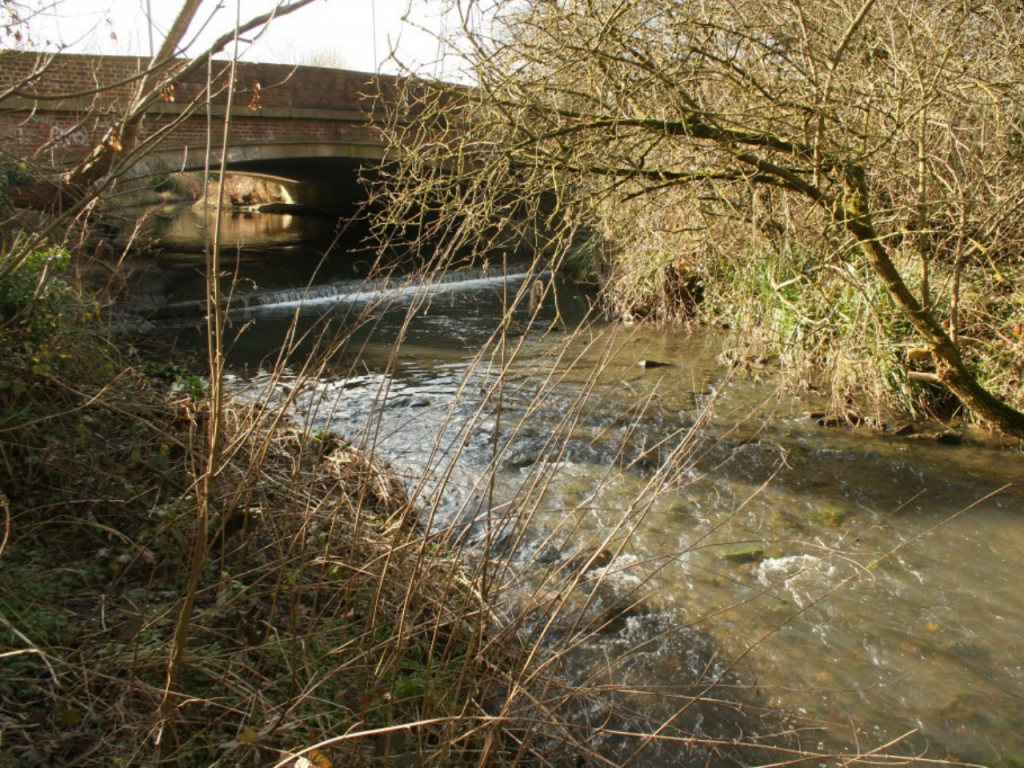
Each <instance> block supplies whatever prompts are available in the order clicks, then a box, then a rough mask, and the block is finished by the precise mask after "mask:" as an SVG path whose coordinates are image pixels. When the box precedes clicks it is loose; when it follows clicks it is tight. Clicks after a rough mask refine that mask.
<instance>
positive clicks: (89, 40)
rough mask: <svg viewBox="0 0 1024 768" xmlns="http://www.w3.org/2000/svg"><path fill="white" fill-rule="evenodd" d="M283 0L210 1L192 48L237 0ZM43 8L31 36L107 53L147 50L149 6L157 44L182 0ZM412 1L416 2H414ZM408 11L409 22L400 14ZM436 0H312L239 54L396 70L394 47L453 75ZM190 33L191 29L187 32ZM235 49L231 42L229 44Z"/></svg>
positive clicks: (97, 1)
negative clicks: (442, 43)
mask: <svg viewBox="0 0 1024 768" xmlns="http://www.w3.org/2000/svg"><path fill="white" fill-rule="evenodd" d="M279 1H280V0H219V2H218V0H208V2H207V4H206V6H204V8H203V9H201V10H200V12H199V14H200V18H203V19H205V18H208V16H209V13H210V11H211V10H213V9H215V8H216V7H217V6H218V5H219V6H221V9H220V10H217V11H216V12H215V14H214V16H213V18H212V20H211V21H210V23H209V25H208V27H207V30H206V31H205V32H204V33H203V34H202V35H201V36H200V38H199V41H198V44H197V45H194V46H192V47H191V48H190V49H189V51H190V52H191V53H193V54H195V53H198V52H199V51H201V50H202V47H201V43H202V42H203V41H204V40H205V41H206V42H209V41H211V40H213V39H214V38H216V37H217V36H219V35H220V34H223V33H224V32H225V31H226V30H228V29H230V28H231V27H233V26H234V19H235V14H236V3H241V14H242V20H243V21H245V20H247V19H249V18H251V17H253V16H256V15H259V14H260V13H264V12H266V11H268V10H270V9H271V8H273V7H274V5H275V4H276V3H277V2H279ZM27 2H31V3H34V4H36V5H38V4H40V3H41V2H42V4H43V5H45V6H46V7H45V8H44V9H43V10H41V11H40V12H39V13H38V14H37V15H36V16H34V17H33V18H32V19H31V22H30V25H31V36H32V38H33V40H34V41H35V44H36V45H37V46H40V45H44V44H46V43H50V44H51V46H52V45H63V46H67V47H66V49H65V50H66V51H67V52H69V53H103V54H109V55H142V56H146V55H149V54H150V42H149V41H150V25H149V22H148V14H147V10H151V11H152V21H153V37H154V44H155V45H156V47H157V48H159V46H160V41H161V40H162V39H163V34H162V33H163V32H165V31H166V30H167V28H168V27H169V26H170V25H171V23H172V21H173V20H174V17H175V15H176V13H177V11H178V9H179V8H180V3H179V2H178V0H27ZM410 3H411V6H410ZM405 17H407V18H408V19H409V21H411V22H412V23H409V22H406V21H403V18H405ZM444 21H445V20H444V17H443V15H442V9H441V3H440V2H439V1H438V0H314V1H313V2H312V3H311V4H310V5H308V6H306V7H304V8H302V9H300V10H298V11H296V12H295V13H293V14H291V15H290V16H287V17H284V18H281V19H278V20H275V21H274V22H273V23H272V24H271V25H270V27H269V28H268V30H267V31H266V32H265V33H264V34H263V35H261V36H260V37H259V39H257V40H256V41H254V42H253V43H252V44H251V45H245V44H243V46H242V48H243V54H242V58H243V59H246V60H248V61H262V62H274V63H280V64H321V65H323V64H326V65H329V66H338V67H342V68H344V69H354V70H359V71H364V72H378V71H379V72H385V73H395V72H397V71H398V67H397V65H396V64H395V62H393V61H388V60H387V59H388V55H389V53H390V52H391V50H392V48H395V49H396V50H397V53H398V56H399V57H400V58H401V59H402V60H403V61H404V62H406V63H407V64H409V65H411V66H413V69H414V70H415V71H417V72H418V73H420V74H424V75H429V76H434V77H454V76H455V75H454V70H455V69H457V67H458V62H456V61H453V60H452V58H451V57H450V56H448V57H445V56H443V54H444V53H446V50H445V49H444V48H442V47H440V46H439V44H438V42H437V39H436V38H435V37H434V35H433V34H431V33H428V32H425V31H423V30H420V29H417V28H416V26H417V25H419V26H422V27H426V28H427V29H429V30H432V31H433V32H434V33H436V32H440V31H444ZM190 32H191V31H190ZM225 52H226V53H230V49H228V50H226V51H225Z"/></svg>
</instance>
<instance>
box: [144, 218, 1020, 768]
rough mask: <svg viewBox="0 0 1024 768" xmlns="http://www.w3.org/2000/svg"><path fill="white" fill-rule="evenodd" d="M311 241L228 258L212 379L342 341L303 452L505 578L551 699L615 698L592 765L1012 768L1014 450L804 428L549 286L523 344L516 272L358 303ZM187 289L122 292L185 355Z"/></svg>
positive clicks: (688, 344)
mask: <svg viewBox="0 0 1024 768" xmlns="http://www.w3.org/2000/svg"><path fill="white" fill-rule="evenodd" d="M279 224H280V222H268V223H267V225H266V228H267V229H268V230H271V231H275V232H276V231H277V230H278V229H279V227H278V226H277V225H279ZM281 229H289V228H281ZM307 235H308V233H307ZM323 235H324V232H323V231H321V232H315V233H312V235H308V239H307V240H305V241H304V240H303V237H301V236H300V237H298V239H295V235H294V232H293V233H292V234H291V235H289V237H291V238H292V239H288V238H285V237H284V236H283V235H280V234H275V238H277V242H278V243H280V242H282V240H283V241H286V242H287V245H286V246H284V247H283V248H280V247H274V248H266V247H264V246H265V245H266V243H263V244H259V243H256V244H255V245H256V246H258V247H252V246H253V245H254V244H253V243H252V242H250V241H247V245H248V246H249V247H247V248H246V249H243V250H242V251H241V252H240V254H239V255H238V257H237V259H236V260H235V261H234V262H233V266H234V267H235V268H237V273H238V277H239V278H240V282H239V288H238V294H239V296H238V301H236V302H235V304H234V305H233V306H234V307H235V309H233V311H232V312H231V315H230V317H231V320H232V327H231V329H229V335H230V338H229V349H230V353H229V354H230V358H231V361H232V364H233V365H234V366H235V369H236V370H238V371H239V372H245V375H246V377H247V379H248V380H249V381H250V382H252V383H253V384H254V385H256V386H259V385H260V384H261V383H263V382H265V380H266V377H265V376H263V375H262V374H261V373H260V370H261V367H266V365H267V364H268V361H270V362H273V361H277V360H281V359H284V360H286V361H287V362H288V364H289V365H291V366H292V368H293V369H295V370H300V369H302V368H303V366H304V365H308V361H309V360H310V358H311V355H312V353H313V350H314V349H315V348H316V346H315V345H314V339H318V340H320V342H321V344H322V343H323V342H324V341H325V340H327V339H332V340H337V343H336V344H335V345H334V346H333V347H332V348H331V350H330V352H329V354H322V355H319V356H316V362H317V365H316V367H315V368H313V369H312V370H313V372H314V373H315V374H316V378H315V380H314V381H313V383H311V384H310V385H309V386H308V387H307V388H306V389H305V390H304V391H303V392H302V394H301V395H300V396H299V398H298V402H299V406H300V408H299V410H300V412H301V413H303V414H304V418H305V419H306V421H307V423H308V424H309V426H310V428H311V429H314V430H324V429H333V430H337V431H339V432H342V433H344V434H346V435H347V436H348V437H350V438H351V439H353V440H355V441H363V442H365V443H366V444H372V445H373V446H374V447H375V448H376V449H377V450H378V451H379V452H380V453H381V454H383V455H384V456H386V457H388V458H389V459H390V460H391V461H392V462H393V464H394V465H395V466H396V468H398V469H399V471H401V472H403V473H404V474H405V475H406V476H407V477H408V479H409V483H410V485H411V486H413V487H417V488H418V489H419V491H420V493H421V497H420V498H421V501H422V506H423V509H424V510H425V513H424V514H425V516H426V517H429V521H428V524H429V525H430V526H431V527H432V528H433V529H434V530H442V529H448V530H451V531H453V532H454V534H455V535H457V536H458V537H459V539H458V540H459V541H461V542H463V543H465V544H466V546H467V547H468V551H469V552H470V553H472V552H477V553H479V552H480V550H481V549H482V548H484V547H485V546H486V547H489V548H490V550H491V551H492V552H495V553H496V552H499V551H500V552H503V553H505V555H506V556H507V557H508V558H510V559H511V560H512V562H513V563H514V564H515V567H514V568H513V570H512V572H511V585H510V587H509V589H508V590H507V594H506V598H505V600H506V604H505V607H506V608H507V610H508V611H509V613H510V615H511V614H518V615H520V616H523V617H525V618H524V619H523V625H522V634H523V637H524V638H526V639H527V640H529V639H530V638H534V639H535V638H539V637H541V636H543V637H544V642H546V643H548V644H550V645H551V646H552V647H557V648H560V649H571V652H570V653H567V654H565V656H564V657H563V660H562V662H561V671H562V673H563V674H564V675H565V676H566V679H568V680H570V681H574V682H580V681H584V680H586V681H589V682H590V683H593V684H596V685H599V686H600V685H606V684H607V685H613V684H614V685H617V686H619V687H623V686H624V687H626V688H628V694H625V693H624V694H621V695H620V696H618V697H617V698H616V697H602V696H594V697H592V698H588V699H587V700H585V701H583V700H581V701H578V702H575V710H574V711H575V713H576V716H578V717H585V718H587V719H588V720H589V722H590V723H591V724H592V727H593V729H594V732H595V733H596V734H598V736H597V737H596V740H595V746H596V747H598V748H601V749H604V750H605V751H606V752H607V754H609V755H610V756H612V757H613V758H614V759H616V760H618V761H620V762H624V761H625V759H626V758H628V757H629V756H630V755H631V754H632V753H633V750H634V749H636V748H637V747H638V745H639V744H640V742H639V741H638V740H637V739H635V738H623V737H622V736H621V734H622V733H632V732H635V731H644V730H649V729H650V725H649V723H647V722H646V718H654V720H655V721H656V722H658V721H661V722H664V721H666V720H668V719H670V718H672V722H671V723H670V724H668V726H667V727H666V728H665V729H664V730H663V731H662V732H661V733H659V734H658V736H659V738H658V739H656V740H654V741H653V742H652V743H651V744H649V745H648V746H647V748H646V749H645V751H643V752H642V753H640V754H639V755H638V756H637V757H636V758H635V760H634V762H633V764H635V765H678V764H680V763H684V764H687V763H690V762H692V763H693V764H698V763H699V764H703V763H705V762H710V763H711V764H732V762H737V763H739V762H744V763H748V764H749V763H752V762H774V761H778V762H782V761H784V760H785V759H788V758H790V757H792V755H789V754H787V753H785V752H771V751H763V752H757V751H751V750H747V751H743V750H734V749H731V747H730V745H729V744H728V742H732V741H736V740H746V741H750V740H751V739H754V738H755V736H756V734H772V733H775V734H777V733H779V732H783V731H789V732H791V733H792V734H795V735H793V736H792V738H789V739H788V740H787V739H782V738H781V737H779V738H776V739H775V741H774V742H773V743H774V744H775V745H776V746H777V747H778V746H781V747H784V748H786V749H795V748H797V746H799V748H801V749H805V750H812V751H818V752H821V753H822V754H824V755H828V754H845V755H851V754H856V753H857V752H867V751H869V750H872V749H875V748H878V747H880V746H882V745H886V744H889V743H890V742H892V741H893V740H896V739H900V738H901V737H902V738H903V740H902V741H900V742H899V743H897V744H895V745H894V746H889V747H887V751H888V752H890V753H895V754H904V755H918V754H921V755H925V756H927V757H929V758H931V759H933V760H939V761H942V760H947V759H950V760H951V759H954V758H955V759H959V760H970V761H978V762H981V763H984V764H1005V765H1020V764H1024V763H1022V762H1021V761H1024V668H1022V660H1024V653H1022V651H1024V589H1021V587H1020V578H1019V571H1020V567H1021V564H1022V563H1024V518H1022V517H1021V506H1022V500H1024V486H1022V483H1024V458H1022V457H1021V455H1020V454H1019V453H1018V452H1016V451H1012V450H1008V449H1005V448H1002V447H1000V446H999V445H997V444H996V443H995V442H994V441H992V440H990V439H988V438H987V437H986V436H985V435H983V434H980V433H974V432H969V433H967V435H966V436H965V439H964V441H963V443H962V444H960V445H946V444H940V443H938V442H936V441H935V440H931V439H913V438H906V437H895V436H893V435H891V434H885V433H878V432H877V431H871V430H868V429H866V428H858V429H826V428H823V427H820V426H818V425H817V424H816V423H815V421H813V420H812V419H810V418H808V417H807V415H806V412H807V411H816V410H822V409H824V407H825V403H824V400H823V398H822V397H821V396H820V395H816V394H814V393H803V394H800V395H796V394H793V390H792V388H790V389H784V388H781V387H780V386H779V376H778V374H777V373H776V372H774V371H773V370H772V369H771V368H758V367H756V366H754V367H752V368H751V370H749V371H748V370H745V369H744V368H743V367H742V366H740V367H739V368H734V369H731V368H730V367H729V366H727V365H724V364H723V363H722V362H720V353H721V351H722V349H723V348H725V347H731V346H735V344H736V339H735V338H734V337H732V336H730V335H729V334H727V333H723V332H721V331H686V330H681V329H664V330H659V329H650V328H638V329H628V328H621V327H613V326H609V325H606V324H602V323H600V322H584V318H585V317H586V314H587V307H588V301H587V297H586V296H585V295H582V294H580V293H579V292H577V291H574V290H573V289H572V288H570V287H568V286H559V285H556V286H553V287H550V286H551V284H550V281H549V280H548V278H547V276H545V275H540V276H539V280H540V281H541V283H540V284H541V285H544V286H549V292H548V293H547V295H546V296H545V297H544V299H543V301H542V302H541V309H540V311H539V313H538V314H537V317H536V319H534V320H533V321H532V322H531V315H530V307H529V302H528V301H527V300H526V299H525V298H524V299H523V300H522V301H521V302H520V304H519V306H518V308H517V309H516V310H515V311H514V312H513V313H512V315H511V319H510V321H509V322H508V323H507V324H505V325H503V323H502V317H503V314H504V308H505V307H507V306H510V305H511V304H512V303H513V301H514V299H515V296H516V293H517V291H519V289H520V288H523V289H524V293H525V292H528V289H529V288H530V287H531V286H532V285H533V283H534V281H535V280H537V279H538V276H536V275H532V274H526V273H525V272H524V271H523V270H522V269H516V268H515V267H512V266H509V265H503V267H502V268H501V269H495V268H491V269H486V270H481V269H475V270H471V269H466V270H462V271H458V272H452V273H450V274H448V275H446V276H445V277H444V278H443V279H441V280H438V281H437V282H436V283H432V284H425V283H424V282H423V281H421V280H415V279H411V278H410V279H405V278H391V279H389V280H384V279H381V278H376V279H374V280H366V279H363V278H362V277H361V272H364V271H365V268H366V257H365V256H362V255H360V254H352V253H348V254H345V253H337V254H335V255H332V256H331V257H330V259H328V261H327V262H326V264H325V265H321V264H320V263H321V259H320V254H321V253H322V252H323V249H324V245H323V242H324V241H323ZM246 236H247V237H251V236H252V235H251V233H250V234H248V235H246ZM257 239H258V238H257ZM229 268H231V267H229ZM199 272H200V270H198V269H197V262H196V259H195V258H194V257H190V256H187V255H173V254H167V255H165V256H163V257H162V259H161V261H160V265H159V268H153V269H151V270H150V271H149V273H148V274H149V276H148V277H146V278H145V280H144V281H143V282H142V283H141V284H140V286H139V287H138V289H137V292H136V298H135V302H136V306H146V307H150V308H152V307H155V306H163V307H165V308H166V306H167V305H169V304H170V305H176V306H175V307H174V308H173V312H172V311H170V310H165V311H164V312H163V314H165V315H168V316H166V317H163V318H161V319H157V320H153V321H152V323H153V325H154V326H155V327H156V328H157V329H158V330H159V331H160V332H161V333H162V334H164V335H166V334H172V335H174V336H175V337H176V338H177V341H178V343H179V344H180V345H182V346H185V347H188V346H190V345H194V346H195V347H197V348H198V347H199V346H200V345H201V340H202V338H203V335H202V330H201V328H200V327H199V325H200V319H199V317H198V315H196V314H195V313H194V311H195V309H196V307H191V306H190V305H189V302H194V301H196V300H197V299H198V298H200V297H201V295H202V294H201V277H200V275H199ZM289 275H291V278H290V279H289ZM556 289H557V290H556ZM556 294H557V296H556ZM556 299H557V309H558V310H559V313H560V317H559V318H558V322H556V315H555V307H556ZM190 311H191V312H192V313H193V314H189V312H190ZM170 315H174V317H171V316H170ZM567 327H572V328H577V327H579V330H578V331H576V332H575V333H571V334H570V333H567V332H565V330H564V329H565V328H567ZM502 328H503V329H504V333H497V331H498V330H499V329H502ZM641 361H658V362H661V363H667V364H670V365H665V366H661V367H654V366H647V367H642V366H641V365H638V363H640V362H641ZM568 582H575V583H576V586H577V588H576V590H575V592H573V593H571V594H570V596H569V597H566V595H567V594H569V591H568V590H567V583H568ZM554 604H559V605H562V608H563V610H562V611H561V618H559V617H555V618H554V619H552V615H553V612H552V610H551V607H552V606H553V605H554ZM566 617H568V618H566ZM577 619H578V621H577ZM697 696H700V697H702V698H704V699H707V700H714V701H708V702H706V703H703V704H699V705H698V704H694V705H689V706H684V704H685V703H686V702H688V701H690V699H691V698H692V697H697ZM736 703H738V704H742V710H743V711H742V712H738V711H737V709H736V707H735V706H734V704H736ZM680 710H682V711H681V712H680ZM676 713H678V714H676ZM686 733H696V734H698V735H703V736H704V737H705V738H706V740H708V741H714V740H718V741H720V742H722V743H721V746H720V747H715V748H711V747H707V746H705V747H703V748H702V749H696V748H695V747H694V746H693V745H692V744H690V743H688V742H686V741H684V740H682V739H683V737H684V734H686ZM602 734H603V735H602ZM837 761H838V759H830V758H827V757H822V758H819V759H818V760H816V761H813V762H814V764H823V765H824V764H833V763H834V762H837Z"/></svg>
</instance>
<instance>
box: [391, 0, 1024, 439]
mask: <svg viewBox="0 0 1024 768" xmlns="http://www.w3.org/2000/svg"><path fill="white" fill-rule="evenodd" d="M470 5H471V6H473V10H472V11H469V12H463V13H462V14H461V15H460V18H462V19H464V20H465V23H464V25H463V27H462V28H461V29H458V30H457V31H455V32H453V34H451V35H450V39H448V40H447V41H446V43H447V44H448V45H449V46H450V47H451V48H452V49H453V50H455V51H458V53H459V55H461V56H462V57H464V59H465V60H466V61H467V62H468V68H469V71H470V72H471V73H472V77H473V79H474V81H475V82H476V84H477V86H478V87H476V88H474V89H464V88H457V87H453V86H446V85H444V84H436V83H435V84H430V85H429V87H427V86H424V85H423V84H422V83H416V84H415V85H414V86H412V87H410V89H409V93H408V95H407V98H406V102H407V103H410V104H413V105H415V107H416V108H417V109H418V110H421V119H420V120H418V121H416V122H415V123H409V122H407V121H401V120H397V119H396V120H395V124H394V127H393V129H392V137H393V140H394V141H393V143H394V151H395V153H396V155H400V156H401V158H402V161H403V162H402V163H401V164H400V166H399V167H398V168H397V169H396V170H395V172H394V174H393V175H392V177H391V179H390V184H389V186H388V188H387V189H386V190H384V191H383V192H382V196H383V197H384V198H385V199H386V200H387V202H388V203H389V204H390V206H391V207H390V210H391V219H390V221H388V226H394V225H396V224H405V225H409V224H418V225H420V226H421V227H422V228H424V229H425V230H426V231H428V232H430V233H436V234H438V235H439V236H443V237H445V238H447V239H448V240H449V242H451V243H452V248H453V250H457V249H465V248H468V247H476V248H484V247H503V245H504V243H503V241H502V238H504V237H505V236H507V235H508V234H509V233H512V232H515V231H516V230H517V229H526V228H529V227H535V228H540V229H542V230H544V231H547V232H548V234H549V239H548V242H547V245H546V249H547V250H548V252H549V253H550V254H551V255H552V258H553V259H554V261H555V262H556V263H561V262H562V261H563V260H564V259H569V260H570V261H574V262H575V264H576V265H577V266H580V262H581V261H583V262H589V264H584V265H583V266H584V267H585V268H587V269H589V270H590V271H593V272H596V273H597V274H598V275H599V276H600V278H601V280H602V283H603V286H604V289H605V291H604V299H605V306H606V307H607V308H608V310H609V312H610V313H611V314H613V315H617V316H624V317H625V316H628V317H631V318H634V319H635V318H643V317H650V318H653V319H671V318H677V317H687V318H691V317H697V318H701V319H705V320H709V321H717V322H727V323H729V324H730V325H739V326H741V327H743V328H744V329H745V330H748V331H751V332H756V333H759V334H760V335H761V337H762V338H763V339H764V341H765V342H766V343H767V344H769V345H770V346H771V347H772V349H773V350H774V351H775V353H776V354H778V355H779V356H780V357H781V358H782V359H783V360H786V361H800V362H809V363H810V364H812V365H813V366H814V367H815V368H816V369H817V371H818V372H819V374H820V375H821V377H822V378H823V379H825V381H824V382H823V383H825V384H826V385H831V388H832V389H833V391H834V392H836V394H837V396H838V397H840V398H843V397H845V395H846V394H848V393H849V392H850V390H851V389H852V390H854V391H860V392H868V393H871V394H873V395H878V396H880V397H882V398H883V399H884V400H886V401H889V402H891V403H895V404H898V405H899V406H901V407H903V408H907V409H910V410H915V411H917V410H921V411H925V412H934V413H939V414H943V415H949V414H951V413H953V412H955V411H960V412H961V413H964V414H970V415H971V416H973V417H975V418H978V419H980V420H982V421H984V422H986V423H988V424H990V425H992V426H994V427H995V428H997V429H1000V430H1003V431H1005V432H1007V433H1010V434H1013V435H1016V436H1019V437H1024V412H1022V411H1021V407H1022V405H1024V400H1022V395H1021V388H1020V383H1021V375H1020V374H1021V355H1020V352H1021V346H1020V341H1019V337H1020V333H1019V328H1020V326H1019V323H1018V318H1019V309H1020V305H1021V299H1020V298H1019V295H1018V293H1019V288H1018V287H1017V286H1018V284H1019V281H1020V278H1021V274H1020V270H1019V265H1018V261H1019V253H1020V251H1021V248H1022V247H1024V226H1022V224H1021V218H1020V216H1019V215H1018V210H1019V207H1020V202H1021V201H1020V190H1021V189H1022V188H1024V155H1022V153H1021V146H1022V137H1024V133H1022V130H1024V128H1022V124H1021V116H1022V115H1024V90H1022V88H1021V85H1020V82H1021V57H1020V55H1019V52H1020V50H1021V47H1022V45H1024V16H1022V15H1021V13H1020V9H1019V8H1018V6H1017V4H1016V3H1012V2H991V3H984V4H981V5H964V4H962V3H953V2H937V3H928V4H920V3H906V2H903V1H902V0H867V2H863V3H820V2H802V1H800V0H797V1H796V2H791V1H790V0H785V1H783V0H779V1H778V2H774V1H773V2H762V0H752V1H751V2H746V1H744V2H738V3H736V2H732V3H676V2H666V0H626V1H625V2H607V1H606V0H584V1H583V2H575V3H539V4H531V5H528V6H524V5H522V4H520V3H516V2H514V1H512V0H509V1H508V2H504V1H502V2H498V3H493V4H482V3H481V4H477V3H470ZM482 20H486V21H482ZM403 103H405V102H403ZM396 117H399V116H398V115H396ZM453 168H454V169H458V173H456V174H451V175H449V174H448V171H449V170H450V169H453ZM423 211H429V212H430V214H431V215H430V217H429V218H428V217H424V216H423ZM495 221H500V222H504V223H505V224H506V226H505V227H495V226H494V224H493V223H494V222H495ZM581 243H585V244H586V245H585V246H583V247H584V250H585V252H586V255H585V256H582V257H581V256H580V255H579V254H577V257H576V258H575V259H573V258H572V256H571V254H572V251H573V249H576V248H579V247H580V245H581ZM702 299H703V303H702V302H701V300H702Z"/></svg>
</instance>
